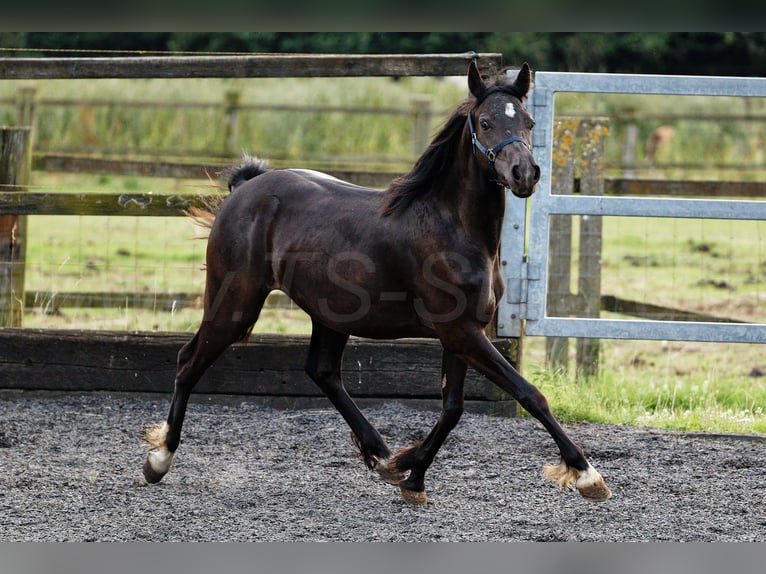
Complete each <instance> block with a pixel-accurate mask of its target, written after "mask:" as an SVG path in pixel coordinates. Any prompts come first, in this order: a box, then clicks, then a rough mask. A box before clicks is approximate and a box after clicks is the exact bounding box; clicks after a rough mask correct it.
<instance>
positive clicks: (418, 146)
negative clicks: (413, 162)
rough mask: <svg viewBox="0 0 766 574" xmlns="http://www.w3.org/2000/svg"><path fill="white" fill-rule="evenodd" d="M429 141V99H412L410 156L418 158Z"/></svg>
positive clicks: (425, 97)
mask: <svg viewBox="0 0 766 574" xmlns="http://www.w3.org/2000/svg"><path fill="white" fill-rule="evenodd" d="M430 140H431V98H430V97H429V96H415V97H414V98H412V154H413V155H416V156H419V155H420V154H422V153H423V152H424V151H425V149H426V148H427V147H428V143H429V142H430Z"/></svg>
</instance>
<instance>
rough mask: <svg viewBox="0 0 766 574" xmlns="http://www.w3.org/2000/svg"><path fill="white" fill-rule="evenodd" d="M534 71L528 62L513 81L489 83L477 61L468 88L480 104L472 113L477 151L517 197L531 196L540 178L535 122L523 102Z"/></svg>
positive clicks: (489, 172) (489, 170) (491, 175)
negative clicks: (534, 142)
mask: <svg viewBox="0 0 766 574" xmlns="http://www.w3.org/2000/svg"><path fill="white" fill-rule="evenodd" d="M530 84H531V71H530V69H529V65H527V64H526V63H525V64H524V65H523V66H522V67H521V69H520V70H519V72H518V74H517V75H516V78H515V79H514V80H513V81H512V82H511V81H509V80H507V79H505V78H501V79H499V80H498V81H497V83H495V84H490V85H487V84H485V83H484V81H483V80H482V79H481V75H480V74H479V70H478V68H477V67H476V63H475V62H472V63H471V66H470V68H469V70H468V88H469V89H470V91H471V94H473V96H474V97H475V98H476V103H475V104H474V106H473V108H472V109H471V110H470V111H469V112H468V128H469V131H470V133H471V139H472V142H473V148H474V154H476V152H477V151H478V152H480V154H481V155H479V154H476V156H477V158H480V164H481V165H482V166H483V167H484V169H485V170H486V172H487V175H488V177H489V178H490V179H491V180H492V181H494V182H497V183H498V184H500V185H503V186H505V187H508V188H510V190H511V191H512V192H513V194H514V195H516V196H517V197H522V198H524V197H529V196H530V195H532V194H533V193H534V191H535V185H536V184H537V181H538V180H539V179H540V167H539V166H538V165H537V162H536V161H535V158H534V156H533V155H532V146H531V139H530V138H531V133H532V127H533V126H534V125H535V121H534V120H533V119H532V116H531V115H530V114H529V112H528V111H527V110H526V108H524V105H523V104H522V101H523V100H524V98H525V97H526V95H527V92H528V91H529V87H530Z"/></svg>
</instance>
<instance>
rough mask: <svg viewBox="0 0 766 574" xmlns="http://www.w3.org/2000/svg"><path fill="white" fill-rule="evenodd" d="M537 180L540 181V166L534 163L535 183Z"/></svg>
mask: <svg viewBox="0 0 766 574" xmlns="http://www.w3.org/2000/svg"><path fill="white" fill-rule="evenodd" d="M538 181H540V166H539V165H536V166H535V183H537V182H538Z"/></svg>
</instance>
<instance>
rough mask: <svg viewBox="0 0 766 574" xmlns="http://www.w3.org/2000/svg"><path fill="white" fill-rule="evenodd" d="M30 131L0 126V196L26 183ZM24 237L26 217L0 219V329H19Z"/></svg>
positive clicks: (1, 217)
mask: <svg viewBox="0 0 766 574" xmlns="http://www.w3.org/2000/svg"><path fill="white" fill-rule="evenodd" d="M30 131H31V130H30V128H29V127H19V128H5V127H0V197H1V196H2V194H3V193H7V192H15V191H24V189H25V188H26V186H27V185H28V184H29V174H30V168H31V158H32V154H31V144H30ZM26 234H27V218H26V216H19V215H3V216H0V327H20V326H21V318H22V312H23V306H24V261H25V259H26V257H25V251H26Z"/></svg>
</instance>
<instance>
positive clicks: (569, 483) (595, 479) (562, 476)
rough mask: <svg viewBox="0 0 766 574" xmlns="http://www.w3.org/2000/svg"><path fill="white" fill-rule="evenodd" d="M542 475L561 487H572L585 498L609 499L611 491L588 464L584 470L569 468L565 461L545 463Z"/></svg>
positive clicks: (601, 500) (592, 499) (595, 499)
mask: <svg viewBox="0 0 766 574" xmlns="http://www.w3.org/2000/svg"><path fill="white" fill-rule="evenodd" d="M543 476H544V477H545V478H547V479H548V480H551V481H553V482H555V483H557V484H558V485H559V486H560V487H561V488H574V489H576V490H577V492H579V493H580V495H581V496H582V497H583V498H585V499H586V500H591V501H593V502H603V501H604V500H609V498H611V496H612V491H611V490H609V487H608V486H607V485H606V482H604V479H603V478H602V477H601V475H600V474H599V472H598V471H597V470H596V469H595V468H593V467H592V466H590V465H588V468H587V469H585V470H577V469H576V468H570V467H568V466H567V465H566V463H565V462H563V461H562V462H561V463H559V464H546V465H545V466H544V467H543Z"/></svg>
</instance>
